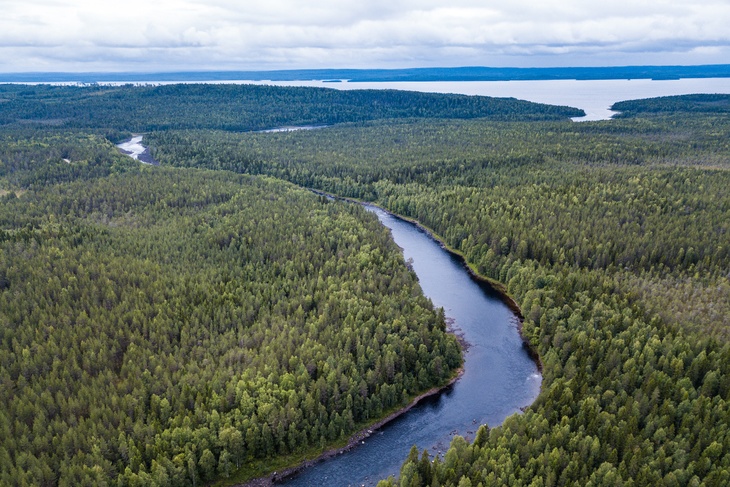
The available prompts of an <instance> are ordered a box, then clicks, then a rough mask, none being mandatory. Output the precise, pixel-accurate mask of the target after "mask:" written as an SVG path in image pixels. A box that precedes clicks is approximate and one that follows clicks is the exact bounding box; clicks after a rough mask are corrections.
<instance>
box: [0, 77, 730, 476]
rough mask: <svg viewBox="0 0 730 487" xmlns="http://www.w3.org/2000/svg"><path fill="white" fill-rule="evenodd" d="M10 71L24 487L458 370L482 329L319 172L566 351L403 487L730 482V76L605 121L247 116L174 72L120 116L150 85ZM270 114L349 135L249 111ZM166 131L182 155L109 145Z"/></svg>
mask: <svg viewBox="0 0 730 487" xmlns="http://www.w3.org/2000/svg"><path fill="white" fill-rule="evenodd" d="M180 89H181V90H187V88H185V89H183V88H180ZM196 89H198V90H201V91H205V90H204V89H203V88H202V87H198V88H196ZM268 89H269V90H272V91H271V92H272V93H275V94H276V96H274V95H273V94H272V97H273V98H274V99H276V98H277V97H278V99H282V100H283V99H285V98H286V96H287V95H288V94H286V93H285V91H286V90H281V91H277V90H275V89H273V88H268ZM3 90H4V91H2V96H3V97H5V99H6V100H7V101H6V102H3V103H0V116H1V117H4V118H3V120H4V121H5V122H4V123H5V125H4V126H3V127H2V131H0V137H2V139H1V140H2V142H0V161H2V164H1V165H0V182H1V183H2V185H3V186H2V187H1V189H2V192H3V197H2V198H3V200H2V206H0V211H1V212H2V214H1V215H0V229H1V230H2V238H0V241H1V242H2V246H1V247H0V248H1V249H2V253H0V289H1V290H0V300H2V305H0V319H2V320H3V326H2V328H0V333H2V335H0V342H1V343H2V349H1V351H2V355H3V356H2V368H1V369H0V373H1V374H2V375H1V376H0V377H2V379H1V382H0V387H2V389H3V391H2V394H1V396H2V398H3V399H2V400H3V401H4V404H3V407H2V408H1V409H0V426H1V428H0V431H2V433H1V436H2V438H8V440H7V441H5V440H3V442H2V447H0V465H2V466H1V467H0V475H2V477H0V478H2V479H3V482H6V483H9V484H10V485H16V484H17V485H23V484H28V485H35V484H47V485H76V484H84V483H87V484H90V485H91V484H93V485H99V484H101V483H102V481H103V482H108V483H109V484H112V485H136V484H140V485H152V484H157V485H187V484H192V483H195V482H206V481H210V480H213V479H219V478H223V477H226V476H230V475H235V473H236V472H240V471H241V469H244V470H245V464H246V462H251V461H253V460H255V459H256V458H275V457H281V456H282V455H287V454H290V453H292V452H297V453H299V452H305V451H307V449H311V448H315V449H316V448H322V447H323V446H325V445H327V444H330V443H331V442H333V441H337V440H341V439H342V438H345V437H346V436H348V434H350V433H351V432H353V431H355V430H356V429H357V427H358V426H359V425H362V424H365V423H366V422H367V421H368V420H369V419H371V418H374V417H377V416H379V415H382V413H383V412H384V411H386V410H388V409H394V408H397V407H398V405H402V404H403V403H404V401H406V402H407V400H408V399H409V397H411V396H412V395H413V394H415V393H416V392H417V391H420V390H424V389H426V388H429V387H432V386H433V385H437V384H439V383H443V382H444V381H445V380H447V379H448V378H449V377H450V376H451V375H452V374H453V372H454V370H455V369H456V368H458V366H459V364H460V355H459V349H458V346H457V344H456V343H455V341H454V340H453V337H451V336H450V335H449V334H447V333H445V328H444V324H443V316H441V315H440V314H439V313H438V312H437V311H434V310H433V309H432V307H431V306H430V303H429V302H428V301H427V300H425V298H423V296H422V295H421V294H420V290H419V288H418V285H417V281H416V279H415V277H414V276H413V275H412V274H411V273H409V271H408V269H407V268H406V267H405V265H404V263H403V262H402V257H399V254H398V251H397V248H396V247H395V246H394V244H393V243H392V242H391V241H390V240H389V238H388V235H387V233H386V232H385V231H384V230H382V229H380V228H379V226H378V224H377V222H376V221H375V219H374V218H372V217H370V216H368V215H366V214H365V213H364V211H362V210H361V209H359V207H358V206H356V205H348V204H345V203H336V202H328V200H326V199H324V198H322V197H317V196H316V195H313V194H311V193H309V192H307V191H305V190H303V189H300V188H302V187H303V188H314V189H318V190H322V191H325V192H328V193H332V194H335V195H339V196H346V197H350V198H356V199H361V200H366V201H372V202H375V203H378V204H379V205H381V206H383V207H385V208H387V209H389V210H391V211H393V212H395V213H398V214H401V215H403V216H407V217H410V218H413V219H415V220H417V221H418V222H420V223H421V224H423V225H424V226H426V227H428V228H430V229H432V230H433V232H434V233H435V234H436V235H438V236H440V238H441V239H442V240H443V241H444V242H445V243H446V244H447V245H448V246H449V247H451V248H453V249H454V250H456V251H458V252H460V253H462V254H463V255H464V256H465V258H466V259H467V262H468V263H469V265H470V267H472V269H473V270H474V271H475V272H478V273H479V274H481V275H483V276H485V277H487V278H489V279H491V280H493V282H494V283H495V286H498V287H500V288H502V289H503V290H504V291H505V292H507V293H508V294H509V295H510V296H512V297H513V298H514V299H515V300H516V301H517V302H518V303H519V305H520V307H521V309H522V314H523V315H524V323H523V333H524V336H525V337H526V339H527V340H529V341H530V342H531V344H532V345H533V346H534V347H535V348H536V349H537V350H538V352H539V355H540V358H541V361H542V364H543V387H542V392H541V394H540V396H539V397H538V399H537V401H536V402H535V403H534V404H533V405H532V406H531V407H529V408H527V410H526V411H525V413H524V414H521V415H515V416H512V417H510V418H508V419H507V421H505V423H504V424H502V425H501V426H497V427H493V428H491V429H490V428H488V427H483V428H481V429H480V431H479V432H478V434H477V436H476V438H475V439H474V441H473V442H472V443H468V442H466V441H465V440H464V439H463V438H460V437H456V438H455V439H454V441H453V443H452V445H451V448H450V449H449V451H448V452H447V453H446V454H445V455H444V456H443V457H441V458H433V457H431V456H430V455H429V452H426V451H424V452H419V451H418V450H417V449H414V450H413V451H412V452H411V454H410V455H409V457H408V458H407V459H404V464H403V467H402V469H401V472H400V476H399V478H398V479H393V478H391V479H384V480H383V481H382V482H381V487H383V486H389V485H404V486H405V485H408V486H410V485H429V486H430V485H454V486H457V485H458V486H467V485H470V486H472V485H473V486H475V487H476V486H477V485H482V486H487V485H525V486H541V485H545V486H546V485H550V486H552V485H576V486H578V485H580V486H583V485H594V486H595V485H635V486H638V485H727V484H728V483H730V470H729V468H730V435H728V427H729V425H730V408H729V407H728V404H727V401H728V400H729V399H730V397H729V396H730V370H729V369H730V348H729V347H730V345H729V344H728V343H729V342H728V338H730V336H729V335H728V331H727V330H728V326H729V325H730V323H729V321H730V274H729V270H730V247H729V246H728V242H729V240H728V232H729V231H730V228H729V227H730V190H728V188H730V173H729V172H728V168H729V167H730V144H728V140H730V137H728V136H729V135H730V133H729V132H730V98H728V97H727V96H719V95H717V96H715V95H702V96H700V95H697V96H688V97H677V98H666V99H655V100H640V101H635V102H622V103H621V104H617V105H616V106H615V107H614V108H615V109H616V110H621V112H622V116H621V117H620V118H617V119H615V120H610V121H604V122H590V123H579V124H577V123H573V122H570V121H568V120H567V117H568V116H573V115H571V114H570V111H562V112H555V111H553V109H550V110H547V111H541V110H542V107H541V106H534V107H531V108H530V109H529V110H527V111H526V112H525V113H524V114H523V115H521V114H520V111H519V107H516V106H515V107H513V108H514V110H515V111H514V113H513V114H512V115H509V116H506V115H505V113H501V114H500V115H498V116H494V117H492V116H489V115H486V116H485V114H484V113H483V112H482V114H481V115H479V114H477V111H478V110H482V109H485V108H484V107H488V106H490V104H491V103H493V101H469V103H467V105H466V106H465V105H463V104H460V103H461V102H459V100H451V101H450V99H449V97H445V99H444V100H441V101H439V102H436V103H435V104H434V106H430V105H429V106H425V107H420V106H418V105H417V104H416V102H417V101H418V102H419V103H428V102H429V101H430V99H428V98H422V99H416V98H411V95H402V96H403V100H408V101H407V102H406V101H404V102H403V103H406V104H409V105H410V108H408V110H406V111H407V112H408V113H406V114H405V115H404V112H403V110H401V109H400V108H398V109H393V110H390V109H388V110H385V111H384V112H380V113H375V112H370V111H369V110H368V109H367V106H369V105H368V104H369V103H371V102H372V101H373V99H372V98H368V95H374V94H372V93H370V94H367V93H362V94H359V95H358V96H360V97H362V98H359V99H358V100H359V101H357V100H356V101H353V100H351V103H352V104H353V106H355V107H356V108H353V109H352V110H351V111H350V113H351V114H362V113H368V114H370V115H367V116H365V115H352V116H350V117H349V118H347V117H342V118H337V116H335V117H334V118H328V117H332V115H331V114H330V113H329V109H328V108H327V109H324V108H323V109H322V110H323V113H321V114H317V111H318V110H319V109H320V108H321V106H320V105H316V104H313V105H311V106H310V108H311V116H308V118H306V120H305V118H301V119H300V118H296V119H295V118H293V117H294V115H291V114H286V113H285V114H279V115H272V116H269V114H268V113H269V112H268V108H267V109H261V114H258V113H254V114H252V113H253V112H248V111H246V110H245V109H244V108H242V109H241V114H240V116H239V115H236V117H238V118H237V121H236V122H235V123H234V124H232V125H230V126H228V125H226V124H228V123H229V122H228V121H223V122H222V121H220V120H218V121H213V122H204V121H202V120H203V118H204V117H202V116H201V117H199V116H198V115H197V112H196V110H197V108H196V105H195V103H192V102H189V100H178V102H179V103H178V104H175V103H174V100H175V96H174V93H175V92H174V89H173V88H169V89H168V91H165V90H161V91H159V92H157V93H156V95H155V96H157V95H159V96H162V97H163V99H164V100H165V103H164V104H161V103H160V104H157V103H156V102H150V103H149V105H148V108H144V110H143V111H142V112H140V113H137V112H134V111H131V112H127V111H126V109H122V108H120V107H122V106H123V105H124V104H125V103H128V100H134V102H133V103H137V102H138V101H139V100H140V99H141V98H142V96H144V95H145V93H147V92H148V91H150V90H151V89H149V88H132V87H125V88H124V89H123V90H122V91H123V92H124V90H129V93H127V92H124V93H123V94H119V98H118V100H121V101H120V102H119V103H120V104H119V105H113V104H112V102H111V100H112V96H111V95H101V94H100V95H99V96H101V97H107V98H106V101H102V102H100V104H99V109H98V111H95V106H96V105H94V104H93V103H92V102H91V101H89V97H90V96H91V95H90V93H93V92H94V90H102V88H99V87H94V88H89V93H87V92H84V91H83V90H80V91H78V92H74V91H73V90H70V91H68V92H62V91H63V90H61V91H59V92H56V91H54V90H53V89H50V88H49V89H48V91H45V90H46V88H43V89H38V90H36V91H35V92H34V93H33V94H27V95H23V94H21V92H22V90H20V89H19V88H17V87H13V88H3ZM135 90H139V92H138V93H135ZM146 90H147V91H146ZM303 91H306V90H303ZM315 91H316V90H315ZM291 95H292V96H293V97H294V98H296V99H298V100H299V99H300V98H298V97H300V96H301V95H300V92H299V90H292V91H291ZM155 96H151V98H155ZM208 96H210V97H221V98H223V97H224V96H225V95H223V94H221V93H220V92H217V91H215V90H213V94H210V95H207V94H206V95H201V100H202V99H206V97H208ZM252 96H253V95H252ZM307 96H308V97H312V99H316V98H317V97H318V96H328V95H322V94H320V93H313V94H311V95H309V94H307ZM338 96H339V95H338ZM377 96H390V95H389V94H377ZM399 96H400V95H399ZM23 97H28V98H29V99H28V100H24V99H22V98H23ZM66 98H68V99H67V100H66ZM434 99H438V96H437V95H434ZM64 100H66V101H67V102H68V106H66V101H64ZM125 100H126V101H125ZM130 103H132V102H130ZM190 103H192V104H190ZM201 103H203V102H201ZM358 104H359V105H358ZM41 106H43V107H45V108H43V110H40V108H38V110H39V111H37V112H35V113H36V115H33V116H29V115H28V114H29V113H31V112H30V110H31V108H33V107H36V108H37V107H41ZM266 106H267V107H269V106H270V107H271V110H270V112H271V113H273V114H276V113H277V112H278V111H280V110H282V108H281V106H282V105H281V104H280V103H279V102H272V104H271V105H266ZM358 106H359V107H360V108H357V107H358ZM6 107H7V110H6ZM82 107H83V108H82ZM166 107H167V108H166ZM363 107H365V108H363ZM166 109H169V114H167V115H166V114H165V113H162V114H161V115H160V116H159V118H155V114H156V113H158V112H159V111H164V110H166ZM361 109H362V111H360V110H361ZM212 110H214V109H212ZM533 110H534V111H533ZM555 110H557V109H555ZM418 112H420V114H421V115H419V114H418ZM74 113H76V115H74ZM221 113H222V115H221V120H225V119H227V118H228V119H230V117H233V115H232V111H231V112H226V110H223V109H222V110H221ZM508 113H511V112H508ZM558 113H560V114H561V115H558ZM172 114H175V115H177V118H175V117H173V116H172ZM297 116H298V115H297ZM43 117H45V118H43ZM54 117H57V118H54ZM133 117H139V120H135V121H131V118H133ZM257 117H258V118H257ZM287 117H289V118H287ZM561 118H562V119H561ZM173 119H174V120H176V122H175V124H176V125H175V126H172V125H171V124H170V123H169V122H168V121H169V120H173ZM52 120H56V122H53V123H51V121H52ZM92 120H95V123H96V125H95V126H93V127H92V126H91V121H92ZM166 120H168V121H166ZM242 120H255V122H251V121H246V122H245V125H246V127H245V128H244V127H243V125H244V122H241V121H242ZM267 120H277V122H276V123H274V124H272V125H271V126H276V125H279V124H289V123H293V124H298V123H307V124H322V125H332V126H330V127H326V128H322V129H318V130H311V131H298V132H288V133H256V132H251V131H249V130H257V129H260V128H264V127H265V125H264V124H265V123H266V121H267ZM280 120H282V122H279V121H280ZM283 120H291V121H283ZM299 120H301V122H300V121H299ZM125 123H127V124H128V125H127V126H125ZM235 124H240V125H235ZM234 126H237V127H239V128H236V129H234V128H232V127H234ZM140 128H144V130H147V131H150V132H149V133H148V134H146V136H145V140H146V141H147V142H149V145H150V147H151V149H152V151H153V154H154V157H155V158H156V159H157V160H158V161H160V162H161V164H162V167H160V168H150V167H140V166H137V165H136V163H133V161H131V160H127V159H125V158H124V157H122V156H121V155H119V154H116V153H115V151H114V148H113V146H112V144H111V142H109V140H108V139H107V138H111V139H114V138H115V137H122V136H124V135H125V133H127V132H128V131H133V130H139V129H140ZM66 160H68V161H71V162H66ZM291 183H294V184H295V185H297V186H299V188H298V187H297V186H295V185H292V184H291ZM264 230H265V231H264ZM318 249H324V250H325V251H324V252H323V253H320V252H319V250H318ZM284 330H286V332H284ZM338 354H339V355H338ZM97 391H103V392H100V394H101V395H99V394H98V393H97ZM101 398H104V400H103V401H102V400H100V399H101ZM249 434H250V435H249ZM193 445H194V446H193Z"/></svg>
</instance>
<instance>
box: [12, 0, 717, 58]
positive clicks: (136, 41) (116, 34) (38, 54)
mask: <svg viewBox="0 0 730 487" xmlns="http://www.w3.org/2000/svg"><path fill="white" fill-rule="evenodd" d="M247 3H249V2H241V1H240V0H174V1H173V0H155V1H154V2H153V1H150V0H144V1H143V0H126V1H125V2H109V1H108V0H4V1H3V15H2V16H1V17H0V71H4V72H22V71H109V70H112V71H116V70H125V71H161V70H179V69H186V70H197V69H221V70H223V69H241V70H245V69H286V68H292V69H294V68H325V67H334V68H344V67H353V68H366V67H412V66H463V65H492V66H507V65H509V66H575V65H622V64H713V63H727V62H730V29H728V28H727V26H728V25H730V2H727V0H685V1H684V2H676V1H674V0H672V1H667V0H633V1H630V0H613V1H610V2H606V1H602V2H597V1H594V0H541V1H536V0H512V1H509V2H506V1H504V0H500V1H493V0H486V1H485V0H481V1H473V0H450V1H448V2H446V1H433V0H422V1H413V0H388V1H386V0H370V1H367V2H363V1H362V0H360V1H357V2H353V1H349V0H344V1H343V0H339V1H335V0H319V1H317V2H301V1H300V0H298V1H294V0H267V1H266V2H255V5H246V4H247Z"/></svg>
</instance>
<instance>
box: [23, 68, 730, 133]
mask: <svg viewBox="0 0 730 487" xmlns="http://www.w3.org/2000/svg"><path fill="white" fill-rule="evenodd" d="M176 83H183V84H193V83H196V84H199V83H210V84H255V85H272V86H314V87H319V88H332V89H336V90H366V89H373V90H407V91H421V92H426V93H455V94H461V95H482V96H494V97H499V98H517V99H520V100H527V101H532V102H536V103H547V104H549V105H566V106H571V107H576V108H582V109H583V111H585V112H586V116H585V117H579V118H575V119H574V120H575V121H585V122H587V121H591V120H607V119H609V118H611V117H612V116H613V115H614V114H615V113H616V112H612V111H611V110H609V107H610V106H611V105H613V104H614V103H616V102H617V101H624V100H638V99H642V98H655V97H658V96H672V95H689V94H694V93H724V94H730V78H682V79H677V80H651V79H631V80H626V79H623V80H622V79H609V80H537V81H378V82H348V81H347V80H333V79H327V80H302V81H270V80H265V81H251V80H210V81H205V80H195V81H138V82H135V81H132V82H130V81H103V82H100V83H99V84H101V85H113V86H117V85H125V84H135V85H169V84H176ZM19 84H31V85H32V84H39V83H37V82H35V83H34V82H28V83H19ZM50 84H55V85H77V84H79V83H77V82H71V81H67V82H51V83H50Z"/></svg>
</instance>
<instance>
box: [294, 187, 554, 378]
mask: <svg viewBox="0 0 730 487" xmlns="http://www.w3.org/2000/svg"><path fill="white" fill-rule="evenodd" d="M308 189H309V190H310V191H312V192H313V193H315V194H318V195H320V196H325V197H327V198H332V199H340V200H343V201H349V202H351V203H356V204H359V205H364V206H372V207H374V208H379V209H380V210H382V211H385V212H387V213H389V214H391V215H393V217H395V218H397V219H399V220H402V221H404V222H408V223H410V224H411V225H414V226H415V227H416V228H418V229H419V230H421V231H423V232H424V233H425V234H426V235H428V236H429V237H430V238H431V239H433V240H434V241H435V242H437V243H438V244H439V245H440V246H441V248H442V249H444V250H445V251H446V252H448V253H449V254H451V255H452V256H454V257H456V258H457V259H458V260H459V261H460V262H461V264H462V265H463V266H464V268H465V269H466V270H467V272H469V275H470V276H471V277H472V278H473V279H474V280H475V281H477V282H478V283H480V284H482V285H484V286H486V287H487V288H488V289H489V290H490V291H492V292H493V293H494V294H495V295H497V296H499V298H500V300H501V301H502V302H503V303H504V304H505V305H507V307H508V308H509V309H510V310H511V311H512V312H513V313H514V314H515V316H516V317H517V323H516V325H517V331H518V332H519V334H520V338H521V339H522V346H523V348H524V349H525V351H526V352H527V354H528V355H529V356H530V358H531V359H532V361H533V362H535V365H536V366H537V369H538V371H540V373H542V370H543V365H542V359H541V358H540V354H539V353H538V352H537V348H536V347H535V346H534V345H533V344H532V343H531V342H530V341H529V340H528V339H527V338H526V337H525V334H524V331H523V323H524V320H525V317H524V315H523V314H522V309H521V308H520V306H519V304H518V303H517V301H515V299H514V298H513V297H512V296H510V295H509V293H508V292H507V288H506V287H505V285H504V284H502V283H501V282H499V281H495V280H494V279H490V278H489V277H486V276H483V275H481V274H479V272H478V271H477V270H476V269H474V268H473V267H472V266H470V265H469V262H468V261H467V260H466V256H465V255H464V254H463V253H462V252H461V251H459V250H457V249H455V248H453V247H451V246H449V245H448V244H447V243H446V241H445V240H444V239H443V238H442V237H441V236H440V235H439V234H438V233H436V232H435V231H434V230H433V229H431V228H429V227H427V226H425V225H423V224H422V223H421V222H419V221H417V220H415V219H413V218H409V217H407V216H403V215H399V214H397V213H393V212H392V211H390V210H388V209H386V208H383V207H382V206H380V205H378V204H376V203H372V202H366V201H360V200H358V199H356V198H348V197H341V196H337V195H333V194H330V193H327V192H325V191H320V190H315V189H311V188H308Z"/></svg>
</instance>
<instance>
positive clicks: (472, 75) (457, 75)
mask: <svg viewBox="0 0 730 487" xmlns="http://www.w3.org/2000/svg"><path fill="white" fill-rule="evenodd" d="M686 78H730V64H706V65H696V66H602V67H548V68H515V67H486V66H467V67H441V68H406V69H292V70H276V71H178V72H158V73H131V72H96V73H94V72H86V73H67V72H35V73H0V83H107V82H114V83H116V82H119V83H125V82H128V83H145V82H147V83H149V82H165V83H167V82H178V83H184V82H216V81H235V80H239V81H240V80H250V81H314V80H319V81H326V82H328V83H330V82H343V81H347V82H350V83H360V82H393V81H411V82H413V81H544V80H629V79H646V80H677V79H686Z"/></svg>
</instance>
